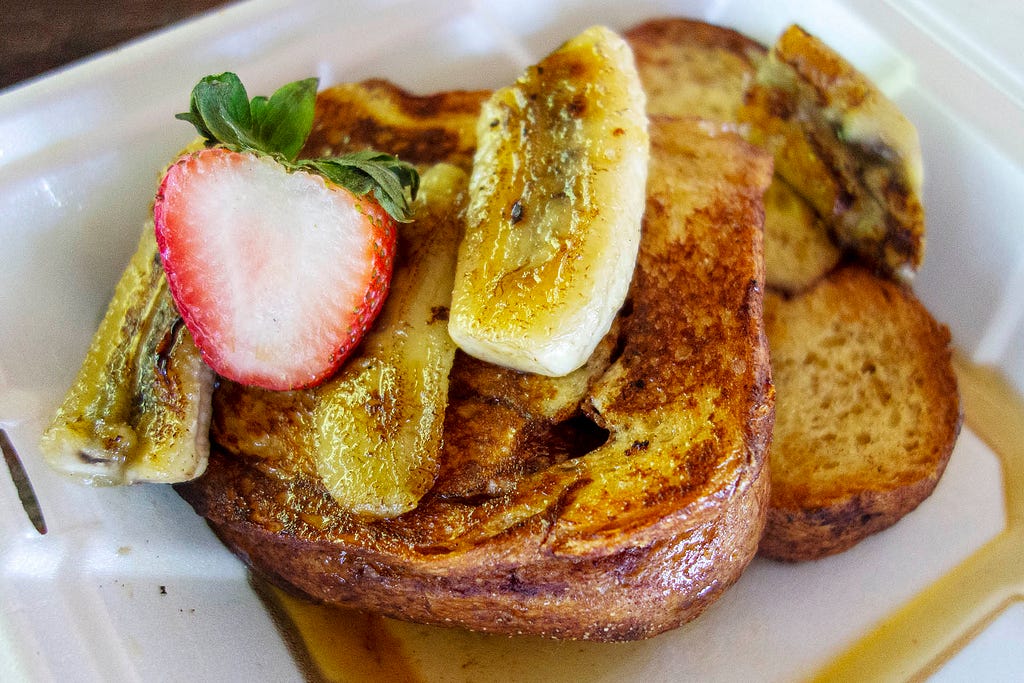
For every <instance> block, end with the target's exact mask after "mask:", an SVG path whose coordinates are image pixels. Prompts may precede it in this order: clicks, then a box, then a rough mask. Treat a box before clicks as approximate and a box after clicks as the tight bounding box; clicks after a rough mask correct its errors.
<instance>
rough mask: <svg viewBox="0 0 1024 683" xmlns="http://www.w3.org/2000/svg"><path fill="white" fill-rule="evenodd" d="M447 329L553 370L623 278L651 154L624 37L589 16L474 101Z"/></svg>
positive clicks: (458, 338) (603, 311)
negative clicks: (509, 80) (462, 231)
mask: <svg viewBox="0 0 1024 683" xmlns="http://www.w3.org/2000/svg"><path fill="white" fill-rule="evenodd" d="M477 145H478V147H477V152H476V156H475V157H474V161H473V172H472V175H471V177H470V190H469V192H470V204H469V208H468V212H467V220H466V224H467V227H466V236H465V238H464V240H463V242H462V245H461V247H460V249H459V256H458V266H457V270H456V276H455V289H454V293H453V295H452V311H451V320H450V322H449V326H448V329H449V332H450V333H451V336H452V338H453V339H454V340H455V342H456V343H457V344H458V345H459V347H460V348H462V349H463V350H464V351H466V352H467V353H469V354H471V355H473V356H476V357H477V358H480V359H482V360H486V361H489V362H492V363H497V364H499V365H504V366H507V367H511V368H514V369H517V370H523V371H528V372H535V373H539V374H543V375H549V376H561V375H565V374H567V373H569V372H572V371H573V370H575V369H577V368H579V367H580V366H582V365H583V364H584V363H585V362H586V360H587V358H589V357H590V355H591V353H592V352H593V351H594V349H595V348H596V346H597V344H598V342H599V341H600V339H601V337H603V336H604V334H605V333H606V332H607V331H608V329H609V328H610V326H611V323H612V319H613V318H614V316H615V312H616V311H617V310H618V309H619V307H620V306H621V305H622V303H623V301H624V299H625V296H626V291H627V290H628V288H629V283H630V280H631V278H632V274H633V268H634V266H635V263H636V254H637V248H638V245H639V242H640V221H641V217H642V215H643V210H644V191H645V185H646V178H647V162H648V158H649V140H648V134H647V116H646V113H645V95H644V93H643V90H642V88H641V86H640V79H639V76H638V75H637V72H636V67H635V65H634V63H633V54H632V51H631V50H630V48H629V46H628V45H627V44H626V43H625V42H624V41H623V40H622V39H621V38H620V37H618V36H617V35H616V34H614V33H612V32H611V31H610V30H608V29H606V28H603V27H593V28H590V29H587V30H586V31H584V32H583V33H582V34H580V35H579V36H577V37H576V38H574V39H572V40H570V41H569V42H567V43H566V44H565V45H563V46H562V47H561V48H559V49H558V50H556V51H555V52H553V53H552V54H550V55H549V56H548V57H546V58H545V59H543V60H542V61H541V62H539V63H538V64H537V65H535V66H532V67H530V68H529V69H527V71H526V73H525V74H524V75H523V76H521V77H520V78H519V80H517V81H516V83H515V84H514V85H512V86H510V87H507V88H503V89H501V90H498V91H496V92H495V93H494V94H493V96H492V97H491V98H490V99H489V100H487V102H485V103H484V105H483V108H482V110H481V114H480V118H479V120H478V124H477Z"/></svg>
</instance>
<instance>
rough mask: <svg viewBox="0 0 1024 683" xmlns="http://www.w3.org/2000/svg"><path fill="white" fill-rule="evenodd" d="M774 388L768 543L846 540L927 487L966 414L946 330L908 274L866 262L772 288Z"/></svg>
mask: <svg viewBox="0 0 1024 683" xmlns="http://www.w3.org/2000/svg"><path fill="white" fill-rule="evenodd" d="M765 324H766V327H767V329H768V337H769V339H770V342H771V349H772V369H773V373H774V380H775V386H776V391H777V404H776V421H775V433H774V437H773V438H774V440H773V445H772V454H771V458H772V463H771V471H772V495H771V509H770V512H769V525H768V529H767V532H766V535H765V538H764V540H763V541H762V544H761V550H762V552H763V553H764V554H766V555H768V556H770V557H776V558H779V559H786V560H800V559H811V558H815V557H821V556H823V555H829V554H833V553H836V552H839V551H841V550H845V549H846V548H848V547H850V546H851V545H853V544H854V543H856V542H857V541H859V540H861V539H862V538H864V537H866V536H868V535H869V534H871V533H874V532H876V531H879V530H881V529H884V528H886V527H888V526H891V525H892V524H894V523H895V522H896V521H898V520H899V519H900V518H901V517H903V516H904V515H905V514H907V513H908V512H910V511H911V510H913V509H914V508H915V507H917V505H918V504H919V503H920V502H921V501H922V500H924V499H925V498H927V497H928V495H929V494H930V493H931V492H932V489H934V487H935V485H936V483H937V482H938V480H939V477H940V476H941V475H942V472H943V470H944V469H945V467H946V463H947V461H948V460H949V456H950V453H951V452H952V449H953V444H954V443H955V441H956V435H957V431H958V429H959V426H960V413H959V407H958V402H957V400H956V394H957V387H956V379H955V377H954V375H953V371H952V366H951V351H950V346H949V341H950V338H949V331H948V330H947V329H946V328H945V327H944V326H942V325H939V324H938V323H936V322H935V320H934V319H933V318H932V317H931V315H929V313H928V311H927V310H925V308H924V306H922V305H921V303H920V302H919V301H918V300H917V298H916V297H915V296H914V295H913V293H912V292H911V291H910V290H909V288H907V287H906V286H903V285H900V284H898V283H895V282H893V281H890V280H886V279H882V278H878V277H876V276H875V275H873V274H872V272H871V271H869V270H867V269H865V268H863V267H860V266H846V267H843V268H840V269H838V270H836V271H834V272H833V273H831V274H830V275H829V276H828V277H826V278H825V279H824V280H822V281H821V282H819V283H818V284H817V285H815V286H814V287H813V288H812V289H810V290H809V291H807V292H805V293H804V294H802V295H800V296H797V297H793V298H791V299H787V298H785V297H783V296H780V295H778V294H774V293H769V295H768V296H767V298H766V306H765Z"/></svg>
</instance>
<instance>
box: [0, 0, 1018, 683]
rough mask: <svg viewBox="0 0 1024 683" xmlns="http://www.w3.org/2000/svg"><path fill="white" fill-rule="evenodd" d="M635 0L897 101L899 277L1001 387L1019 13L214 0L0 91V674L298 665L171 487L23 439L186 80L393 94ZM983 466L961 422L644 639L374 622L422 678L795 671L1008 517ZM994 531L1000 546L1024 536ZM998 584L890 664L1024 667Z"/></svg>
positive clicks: (875, 2)
mask: <svg viewBox="0 0 1024 683" xmlns="http://www.w3.org/2000/svg"><path fill="white" fill-rule="evenodd" d="M661 15H686V16H692V17H697V18H703V19H706V20H709V21H712V22H716V23H721V24H725V25H729V26H732V27H733V28H737V29H739V30H741V31H744V32H746V33H748V34H750V35H751V36H753V37H755V38H757V39H760V40H761V41H763V42H771V41H772V40H773V39H774V38H775V36H776V35H778V34H779V33H780V32H781V31H782V29H783V28H784V27H785V26H786V25H788V24H789V23H791V22H794V21H795V22H799V23H801V24H802V25H803V26H804V27H805V28H807V29H808V30H810V31H811V32H812V33H815V34H817V35H818V36H820V37H821V38H823V39H824V40H825V41H826V42H827V43H828V44H830V45H832V46H833V47H834V48H836V49H837V50H838V51H839V52H841V53H842V54H844V55H845V56H847V57H848V58H849V59H850V60H851V61H852V62H853V63H854V64H856V65H857V66H858V67H860V68H861V69H862V70H863V71H865V72H866V73H867V74H868V75H869V76H871V77H872V78H874V79H875V80H876V81H877V82H878V83H879V84H880V85H881V87H882V89H883V90H885V91H886V92H887V93H888V94H889V95H890V96H892V97H893V98H894V99H895V100H896V102H897V103H898V104H899V105H900V106H901V107H902V108H903V110H904V111H905V112H906V113H907V115H908V116H909V118H911V119H912V120H913V121H914V122H915V123H916V124H917V126H918V129H919V131H920V134H921V140H922V146H923V153H924V157H925V167H926V194H925V205H926V209H927V211H928V217H929V225H928V229H929V240H928V251H927V257H926V263H925V266H924V268H923V269H922V271H921V273H920V274H919V276H918V278H917V281H916V289H917V291H918V293H919V296H920V297H921V298H922V299H923V300H924V301H925V303H926V304H927V305H928V307H929V308H930V309H931V310H932V311H933V313H934V314H935V315H936V317H937V318H939V319H940V320H942V321H944V322H946V323H947V324H948V325H949V326H950V328H951V330H952V332H953V336H954V341H955V344H956V345H957V346H958V348H959V349H960V350H961V351H962V352H963V353H964V354H965V356H966V357H968V358H970V359H973V360H975V361H978V362H982V363H985V364H989V365H992V366H995V367H997V368H998V369H999V370H1000V371H1001V372H1002V373H1003V375H1004V376H1005V377H1006V378H1007V379H1008V381H1009V382H1010V383H1011V384H1012V385H1013V386H1014V387H1015V388H1016V390H1017V391H1018V392H1024V343H1022V341H1024V303H1022V301H1021V298H1020V295H1019V294H1018V292H1020V291H1021V290H1024V218H1022V217H1024V51H1022V50H1020V48H1019V44H1018V42H1017V41H1019V40H1020V36H1022V35H1024V10H1022V9H1021V6H1020V5H1019V4H1018V3H1016V2H1010V1H1009V0H1002V1H1001V2H997V3H991V4H985V5H983V8H982V7H976V5H975V4H973V3H972V4H970V5H969V4H968V3H963V2H958V1H957V0H942V1H941V2H934V1H933V2H925V1H924V0H910V1H907V2H899V3H897V2H895V1H893V2H886V1H884V0H866V1H863V2H860V1H854V0H849V1H847V2H842V1H840V0H831V1H828V0H826V1H823V2H815V3H807V2H795V1H794V2H782V3H742V2H737V1H730V0H708V1H707V2H699V1H693V2H685V1H679V2H671V1H668V0H664V1H654V0H633V1H631V2H629V3H621V2H614V1H611V0H609V1H608V2H582V1H571V0H566V1H565V2H549V1H547V0H518V1H517V2H509V3H497V2H494V3H489V2H483V1H480V2H471V1H467V0H463V1H461V2H457V1H452V0H417V1H416V2H401V1H397V0H391V1H389V2H375V3H335V2H330V1H328V0H318V1H305V2H299V1H296V2H284V1H281V0H267V1H259V0H256V1H252V2H246V3H242V4H239V5H235V6H231V7H229V8H226V9H223V10H220V11H217V12H214V13H212V14H209V15H207V16H205V17H203V18H200V19H198V20H195V21H192V22H188V23H186V24H183V25H180V26H177V27H174V28H172V29H171V30H168V31H165V32H162V33H160V34H157V35H153V36H151V37H147V38H146V39H144V40H141V41H138V42H135V43H133V44H131V45H129V46H127V47H124V48H121V49H118V50H115V51H112V52H109V53H107V54H104V55H100V56H98V57H96V58H94V59H90V60H88V61H86V62H83V63H80V64H77V65H73V66H72V67H70V68H68V69H65V70H62V71H60V72H57V73H53V74H50V75H46V76H44V77H42V78H40V79H35V80H33V81H32V82H29V83H26V84H24V85H21V86H18V87H15V88H13V89H10V90H8V91H5V92H3V93H0V245H2V248H0V254H2V256H0V427H2V428H3V429H4V430H5V431H6V432H7V433H8V434H9V436H10V438H11V440H12V441H13V443H14V444H15V446H16V447H17V450H18V452H19V453H20V455H21V459H22V460H23V461H24V465H25V468H26V470H27V472H28V474H29V476H30V478H31V481H32V483H33V485H34V487H35V490H36V493H37V495H38V497H39V500H40V503H41V506H42V510H43V513H44V514H45V516H46V520H47V523H48V526H49V531H48V533H47V534H46V535H39V534H38V533H37V532H36V531H35V530H34V529H33V527H32V526H31V525H30V524H29V522H28V519H27V517H26V515H25V513H24V512H23V510H22V506H21V504H20V502H19V500H18V497H17V494H16V491H15V488H14V485H13V484H12V482H11V480H10V478H8V477H7V476H6V474H0V680H4V681H11V680H33V681H51V680H52V681H63V680H76V681H133V680H145V681H155V680H180V679H189V680H224V681H228V680H275V681H287V680H300V679H301V673H300V671H299V669H298V668H297V666H296V664H295V662H294V661H293V659H292V656H291V654H290V653H289V650H288V648H287V647H286V645H285V644H284V642H283V641H282V638H281V636H280V634H279V632H278V630H277V629H276V627H275V625H274V623H273V622H272V620H271V618H270V617H269V616H268V614H267V612H266V610H265V608H264V606H263V604H262V603H261V602H260V600H259V599H258V598H257V597H256V595H255V594H254V592H253V591H252V589H251V588H250V584H249V582H248V578H247V574H246V571H245V569H244V568H243V566H242V565H241V563H240V562H239V561H238V560H236V559H235V558H234V557H233V556H232V555H231V554H230V553H228V552H227V551H226V550H225V549H224V548H223V547H222V546H221V545H220V544H219V543H218V542H217V541H216V539H215V538H214V537H213V536H212V534H211V533H210V532H209V530H208V529H207V528H206V526H205V525H204V523H203V522H202V521H201V520H200V519H198V518H197V517H196V516H195V515H194V514H193V513H192V511H191V509H190V508H189V507H188V506H187V505H186V504H185V503H183V502H182V501H181V500H180V499H178V498H177V496H176V495H175V494H174V493H173V491H171V490H170V489H169V488H167V487H159V486H138V487H132V488H128V489H93V488H86V487H81V486H78V485H76V484H74V483H70V482H68V481H65V480H64V479H62V478H61V477H59V476H57V475H55V474H53V473H52V472H50V471H49V470H48V469H47V468H46V467H45V466H44V465H43V464H42V463H41V461H40V457H39V454H38V450H37V447H36V445H35V444H36V441H37V438H38V434H39V433H40V431H41V429H42V427H43V425H44V423H45V420H46V419H47V416H48V415H49V414H50V412H51V411H52V410H53V408H54V407H55V405H56V404H57V402H58V401H59V399H60V397H61V396H62V394H63V392H64V390H65V389H66V387H67V386H68V384H69V383H70V381H71V379H72V377H73V376H74V373H75V371H76V370H77V367H78V364H79V362H80V360H81V358H82V355H83V353H84V351H85V349H86V347H87V345H88V342H89V339H90V337H91V336H92V333H93V331H94V329H95V326H96V323H97V321H98V319H99V316H100V315H101V313H102V311H103V309H104V308H105V305H106V302H107V300H108V298H109V296H110V293H111V291H112V287H113V285H114V283H115V282H116V280H117V278H118V276H119V274H120V272H121V269H122V268H123V267H124V265H125V263H126V262H127V259H128V257H129V255H130V253H131V251H132V249H133V248H134V245H135V242H136V236H137V233H138V230H139V227H140V226H141V225H142V224H143V222H144V220H145V219H146V215H147V211H148V210H149V202H150V199H151V197H152V194H153V189H154V187H155V182H156V179H157V173H158V171H159V169H160V168H161V166H162V165H163V164H164V163H165V162H166V161H167V160H168V159H169V158H170V157H171V156H172V155H173V154H174V152H175V151H176V150H177V149H179V148H180V147H181V146H182V145H183V143H185V142H186V141H188V140H189V139H190V138H191V133H190V128H189V127H188V126H187V125H185V124H183V123H180V122H176V121H174V119H173V118H172V117H173V115H174V114H175V113H176V112H178V111H181V110H183V109H184V108H185V106H186V104H187V96H188V92H189V91H190V89H191V86H192V85H193V84H194V83H195V82H196V81H197V80H198V79H199V78H200V77H201V76H203V75H205V74H207V73H214V72H220V71H225V70H233V71H236V72H238V73H239V74H240V75H241V77H242V80H243V81H244V82H245V83H246V84H247V85H249V87H250V91H251V92H269V91H270V90H272V89H273V88H274V87H276V86H277V85H279V84H281V83H283V82H286V81H289V80H294V79H297V78H301V77H305V76H308V75H310V74H315V75H318V76H320V78H321V82H322V85H329V84H330V83H332V82H339V81H348V80H357V79H361V78H366V77H370V76H382V77H386V78H390V79H392V80H394V81H396V82H397V83H399V84H400V85H403V86H405V87H407V88H409V89H412V90H414V91H419V92H430V91H435V90H440V89H452V88H483V87H495V86H498V85H501V84H504V83H507V82H508V81H510V80H511V79H512V78H514V77H515V76H516V75H517V73H518V72H519V71H520V69H521V68H522V67H523V66H524V65H526V64H528V63H530V62H532V61H534V60H535V59H536V58H538V57H540V56H542V55H543V54H545V53H546V52H547V51H549V50H550V49H552V48H553V47H555V46H556V45H557V44H558V43H560V42H561V41H562V40H564V39H566V38H567V37H569V36H571V35H572V34H574V33H575V32H577V31H578V30H580V29H582V28H584V27H586V26H587V25H590V24H593V23H606V24H608V25H610V26H612V27H614V28H618V29H624V28H627V27H628V26H630V25H632V24H634V23H636V22H638V21H640V20H642V19H645V18H651V17H655V16H661ZM1002 476H1003V471H1002V469H1001V464H1000V460H999V459H998V458H997V457H996V456H995V455H994V453H993V452H992V450H990V448H989V447H988V446H987V445H986V444H985V443H984V442H983V441H981V440H980V439H979V438H977V436H976V435H975V434H974V433H973V432H972V431H971V430H970V429H965V430H964V432H963V435H962V437H961V440H960V442H959V443H958V445H957V448H956V451H955V452H954V455H953V457H952V460H951V463H950V465H949V469H948V471H947V474H946V476H945V477H944V478H943V480H942V481H941V483H940V485H939V487H938V489H937V490H936V492H935V494H934V495H933V496H932V497H931V498H929V499H928V500H927V501H926V502H925V503H924V504H923V505H922V506H921V507H920V508H919V509H918V510H917V511H915V512H914V513H912V514H911V515H910V516H908V517H907V518H906V519H905V520H903V521H902V522H901V523H900V524H898V525H897V526H896V527H894V528H893V529H891V530H889V531H886V532H885V533H882V534H878V535H877V536H874V537H872V538H870V539H868V540H867V541H865V542H863V543H862V544H860V545H858V546H857V547H856V548H854V549H853V550H851V551H849V552H847V553H844V554H842V555H840V556H837V557H834V558H830V559H827V560H823V561H820V562H815V563H809V564H803V565H794V566H790V565H782V564H777V563H772V562H767V561H762V560H756V561H755V562H754V563H753V565H752V566H751V567H750V569H749V570H748V571H747V572H746V573H745V574H744V576H743V577H742V578H741V580H740V581H739V583H738V584H737V585H736V586H735V587H734V588H733V589H731V590H730V591H729V592H728V593H727V594H726V595H725V596H724V597H723V598H722V599H721V600H720V601H719V602H718V603H716V604H715V605H714V606H713V607H712V608H711V609H710V610H709V611H708V612H707V613H706V614H705V615H704V616H702V617H701V618H700V619H698V620H697V621H695V622H693V623H691V624H689V625H687V626H685V627H683V628H681V629H679V630H677V631H674V632H671V633H668V634H666V635H663V636H661V637H658V638H656V639H654V640H651V641H648V642H645V643H639V644H631V645H624V646H592V647H591V648H590V649H584V648H582V647H581V648H576V647H575V646H560V645H553V644H546V643H540V644H538V643H537V642H536V641H529V642H524V643H523V645H522V647H523V653H522V657H508V656H506V657H494V658H491V659H490V660H489V661H488V656H487V652H488V649H487V648H488V644H487V642H486V639H483V640H481V639H480V638H474V639H467V640H465V641H464V642H462V643H456V644H454V645H453V644H452V642H453V641H452V639H451V638H450V637H448V636H447V635H440V634H438V633H437V632H436V630H431V629H424V628H419V627H417V628H416V629H413V630H412V631H410V630H409V629H405V630H403V628H404V627H402V628H398V629H397V630H396V632H400V633H412V632H413V631H414V632H415V637H410V638H408V640H407V642H405V645H404V647H406V648H407V649H408V650H409V651H408V652H407V653H406V654H408V655H409V656H410V657H411V658H412V659H413V660H414V661H417V662H419V663H420V665H421V667H422V669H423V672H424V677H425V678H427V679H431V680H486V679H490V678H493V679H517V680H528V679H536V680H549V679H551V678H553V677H558V676H559V675H561V676H569V675H572V676H579V677H581V678H588V679H594V680H613V679H621V678H627V679H633V678H643V679H646V680H649V681H654V680H679V679H692V680H751V679H756V680H767V681H784V680H794V679H801V678H805V677H807V676H810V675H813V674H814V673H815V672H816V671H819V670H821V669H822V667H825V666H827V665H828V664H829V663H830V662H833V661H834V660H835V659H836V658H837V657H839V656H841V655H842V654H843V653H844V652H846V651H847V650H848V649H849V648H851V647H855V646H857V644H858V643H862V642H863V638H865V637H866V636H868V635H869V634H871V633H873V632H874V629H875V628H876V626H877V625H878V624H881V623H884V622H885V621H886V619H889V618H891V617H892V615H893V614H895V613H897V612H899V611H900V610H903V609H904V607H905V606H906V605H908V604H911V603H912V602H913V601H914V600H915V599H916V598H917V597H918V596H920V595H921V594H922V593H923V592H925V591H927V590H929V588H930V587H932V586H934V585H936V584H937V583H938V582H940V581H943V580H946V581H950V580H951V579H949V578H948V577H951V576H955V572H956V570H957V568H958V567H961V566H963V565H964V564H965V563H969V562H971V561H972V559H973V558H975V557H976V556H977V554H978V553H979V550H980V549H983V548H986V547H990V546H992V545H993V544H994V543H998V542H1002V541H1004V540H1005V537H1006V530H1007V529H1008V528H1009V527H1008V524H1009V525H1012V524H1016V525H1018V529H1019V525H1020V523H1021V520H1020V519H1019V514H1018V513H1015V512H1013V511H1012V510H1011V511H1010V513H1008V507H1007V500H1008V499H1007V498H1006V496H1004V486H1003V481H1002ZM1014 538H1015V539H1017V541H1019V538H1020V536H1019V534H1018V535H1017V536H1015V537H1014ZM1017 541H1015V542H1017ZM1015 548H1016V549H1017V550H1019V557H1020V559H1021V560H1024V546H1015ZM1022 564H1024V562H1022ZM1020 590H1021V589H1020V588H1019V587H1018V589H1017V593H1016V597H1015V598H1014V597H1013V596H1012V595H1011V597H1010V598H1009V599H1005V600H1002V599H1000V600H997V601H996V602H997V603H998V605H999V606H998V607H997V608H993V609H988V610H987V611H984V612H983V613H980V614H978V615H977V616H975V614H976V607H975V606H971V605H967V604H966V603H964V604H960V603H958V602H957V601H956V600H953V601H951V603H950V604H949V610H951V611H953V612H956V611H957V610H963V611H964V614H966V615H967V617H966V618H965V620H964V622H963V623H962V624H960V625H958V626H957V632H955V633H950V634H948V635H949V639H950V642H955V643H956V644H955V645H953V646H949V645H943V646H942V652H941V654H940V655H936V656H932V655H931V654H928V653H925V655H924V659H926V660H928V661H929V665H928V667H927V668H926V669H924V670H923V673H922V670H914V671H901V672H899V675H900V676H907V677H909V676H915V675H924V674H929V675H930V674H932V673H934V675H935V678H936V680H943V681H950V680H965V679H968V678H970V679H975V678H978V677H980V678H982V679H985V680H997V679H1003V680H1022V679H1024V648H1022V647H1021V644H1022V643H1024V606H1022V603H1021V599H1020V594H1021V593H1020ZM968 610H971V611H970V612H969V613H968ZM911 627H912V625H911ZM921 647H934V644H930V643H922V644H921ZM594 648H598V649H594ZM601 648H603V649H601ZM505 651H506V652H507V651H508V648H507V647H506V648H505ZM512 651H513V652H514V649H513V650H512ZM879 653H880V654H879V656H882V657H884V656H885V655H884V652H883V651H881V650H880V651H879ZM570 665H571V666H573V667H575V666H581V667H583V668H581V669H579V670H578V672H576V673H573V672H571V671H569V669H568V668H567V667H570ZM559 672H561V673H559ZM566 672H569V673H566Z"/></svg>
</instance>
